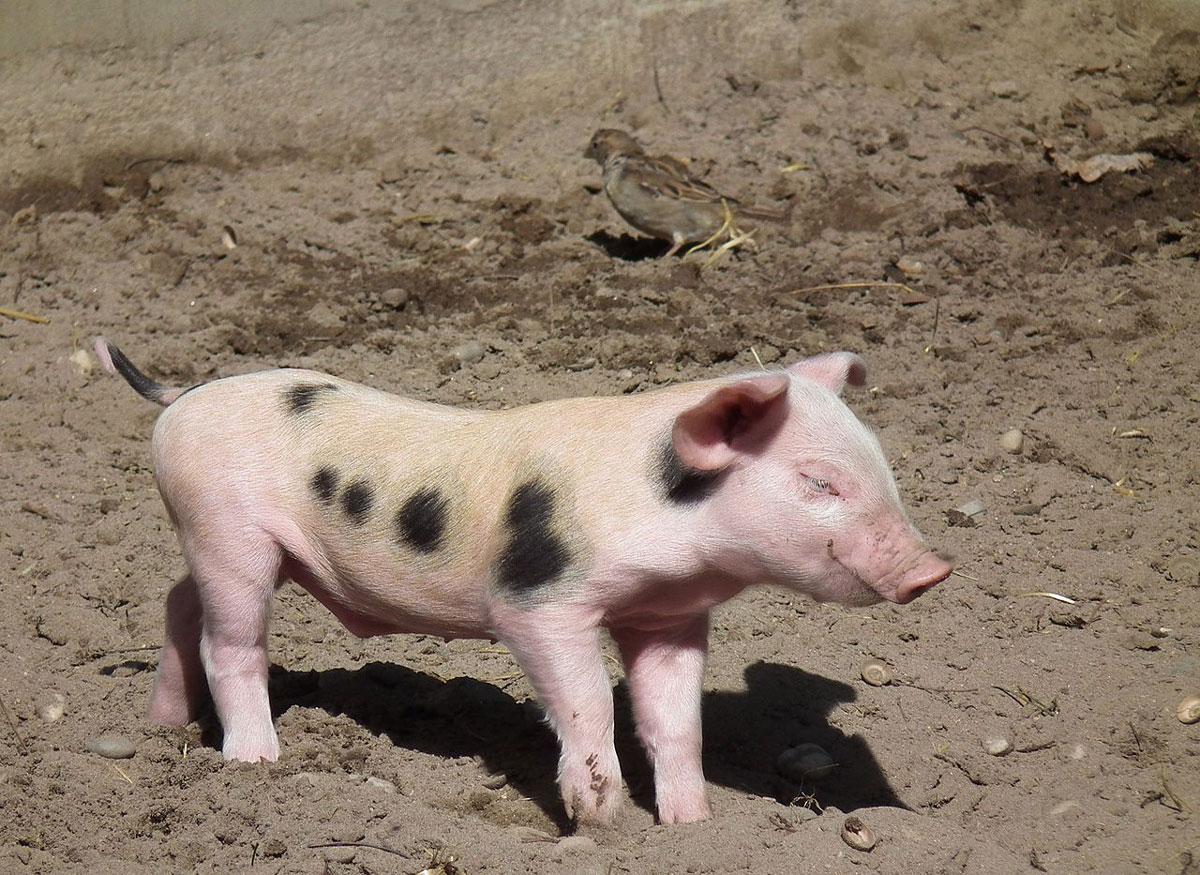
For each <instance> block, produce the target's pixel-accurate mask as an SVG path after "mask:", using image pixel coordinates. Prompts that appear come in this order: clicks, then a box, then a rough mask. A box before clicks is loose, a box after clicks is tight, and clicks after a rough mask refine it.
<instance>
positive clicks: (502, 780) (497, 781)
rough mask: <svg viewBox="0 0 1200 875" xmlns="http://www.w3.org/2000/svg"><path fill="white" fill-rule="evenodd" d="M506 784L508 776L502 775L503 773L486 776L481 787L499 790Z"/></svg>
mask: <svg viewBox="0 0 1200 875" xmlns="http://www.w3.org/2000/svg"><path fill="white" fill-rule="evenodd" d="M507 783H508V775H506V774H504V772H499V773H497V774H495V775H488V776H487V777H486V778H484V779H483V786H485V787H487V788H488V789H489V790H499V789H500V788H501V787H503V786H504V785H505V784H507Z"/></svg>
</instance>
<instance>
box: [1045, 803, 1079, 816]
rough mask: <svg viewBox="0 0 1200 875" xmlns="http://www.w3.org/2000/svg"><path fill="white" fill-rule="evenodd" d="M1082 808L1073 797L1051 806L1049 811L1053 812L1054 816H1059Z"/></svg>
mask: <svg viewBox="0 0 1200 875" xmlns="http://www.w3.org/2000/svg"><path fill="white" fill-rule="evenodd" d="M1082 810H1083V806H1082V805H1080V804H1079V803H1078V802H1076V801H1075V800H1074V799H1067V800H1065V801H1063V802H1060V803H1058V804H1057V805H1055V806H1054V807H1053V808H1051V809H1050V813H1051V814H1053V815H1054V816H1055V817H1061V816H1062V815H1064V814H1066V813H1067V812H1070V811H1082Z"/></svg>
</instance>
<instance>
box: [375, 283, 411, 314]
mask: <svg viewBox="0 0 1200 875" xmlns="http://www.w3.org/2000/svg"><path fill="white" fill-rule="evenodd" d="M379 303H381V304H383V306H385V307H388V308H390V309H392V310H403V309H404V305H405V304H407V303H408V290H407V289H400V288H391V289H384V290H383V291H382V292H380V293H379Z"/></svg>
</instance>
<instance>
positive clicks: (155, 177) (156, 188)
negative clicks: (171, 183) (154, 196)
mask: <svg viewBox="0 0 1200 875" xmlns="http://www.w3.org/2000/svg"><path fill="white" fill-rule="evenodd" d="M146 187H147V188H149V189H150V190H151V191H153V192H155V193H157V192H160V191H162V190H163V189H164V188H165V187H166V183H165V182H164V181H163V178H162V175H161V174H159V173H151V174H150V176H149V177H147V178H146Z"/></svg>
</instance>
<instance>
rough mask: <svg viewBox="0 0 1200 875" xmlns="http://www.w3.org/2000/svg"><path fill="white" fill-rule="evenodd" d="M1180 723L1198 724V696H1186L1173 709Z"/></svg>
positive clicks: (1199, 719)
mask: <svg viewBox="0 0 1200 875" xmlns="http://www.w3.org/2000/svg"><path fill="white" fill-rule="evenodd" d="M1175 716H1176V717H1178V718H1179V722H1180V723H1200V696H1188V697H1187V698H1186V699H1184V700H1183V701H1182V702H1180V703H1179V707H1178V708H1176V709H1175Z"/></svg>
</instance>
